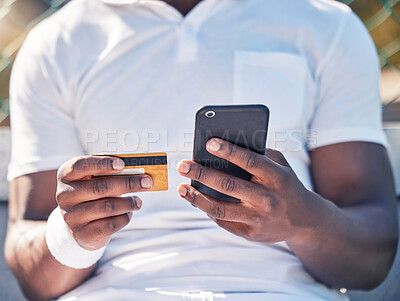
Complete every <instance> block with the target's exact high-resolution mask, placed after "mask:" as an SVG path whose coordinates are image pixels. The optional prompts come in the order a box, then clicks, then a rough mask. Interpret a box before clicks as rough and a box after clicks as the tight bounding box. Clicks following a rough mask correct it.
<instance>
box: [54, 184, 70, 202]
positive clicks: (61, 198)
mask: <svg viewBox="0 0 400 301" xmlns="http://www.w3.org/2000/svg"><path fill="white" fill-rule="evenodd" d="M68 195H69V191H68V190H66V189H63V188H60V187H59V188H58V189H57V192H56V201H57V203H58V204H64V203H65V202H66V201H67V200H68Z"/></svg>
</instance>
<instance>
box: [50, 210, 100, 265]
mask: <svg viewBox="0 0 400 301" xmlns="http://www.w3.org/2000/svg"><path fill="white" fill-rule="evenodd" d="M46 244H47V247H48V249H49V251H50V253H51V254H52V255H53V257H54V258H55V259H56V260H57V261H58V262H60V263H61V264H63V265H65V266H67V267H70V268H74V269H85V268H88V267H91V266H92V265H94V264H96V262H97V261H98V260H99V259H100V258H101V257H102V255H103V253H104V250H105V247H103V248H100V249H98V250H95V251H89V250H86V249H84V248H82V247H81V246H80V245H79V244H78V243H77V242H76V241H75V239H74V237H73V236H72V234H71V233H70V231H69V229H68V227H67V225H66V224H65V222H64V218H63V216H62V214H61V210H60V208H59V207H58V206H57V208H55V209H54V210H53V212H52V213H51V214H50V216H49V218H48V220H47V226H46Z"/></svg>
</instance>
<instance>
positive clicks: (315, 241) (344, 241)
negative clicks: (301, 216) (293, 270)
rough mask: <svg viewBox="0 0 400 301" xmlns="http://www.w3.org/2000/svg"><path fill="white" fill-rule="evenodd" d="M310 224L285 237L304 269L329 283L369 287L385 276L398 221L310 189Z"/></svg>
mask: <svg viewBox="0 0 400 301" xmlns="http://www.w3.org/2000/svg"><path fill="white" fill-rule="evenodd" d="M305 209H306V210H307V216H308V217H309V219H310V220H312V223H311V224H313V226H312V227H310V228H308V229H301V230H300V231H299V233H300V235H298V236H296V238H295V239H294V240H292V241H290V242H287V243H288V245H289V247H290V248H291V249H292V251H293V252H294V253H295V254H296V255H297V256H298V257H299V259H300V260H301V261H302V263H303V265H304V266H305V268H306V269H307V270H308V271H309V272H310V273H311V274H312V275H313V276H314V277H315V278H317V279H318V280H320V281H321V282H323V283H325V284H327V285H328V286H330V287H336V288H340V287H346V288H353V289H371V288H373V287H375V286H377V285H379V284H380V283H381V282H382V281H383V280H384V278H385V277H386V275H387V273H388V271H389V270H390V266H391V264H392V261H393V258H394V255H395V253H396V246H397V239H398V232H397V231H398V230H397V220H396V219H393V218H392V215H388V214H387V212H388V211H387V210H386V211H385V210H383V209H382V208H379V207H373V206H366V205H360V206H354V207H347V208H339V207H338V206H336V205H335V204H334V203H332V202H330V201H328V200H326V199H324V198H322V197H321V196H319V195H317V194H315V193H312V192H310V194H309V198H308V199H307V206H306V208H305Z"/></svg>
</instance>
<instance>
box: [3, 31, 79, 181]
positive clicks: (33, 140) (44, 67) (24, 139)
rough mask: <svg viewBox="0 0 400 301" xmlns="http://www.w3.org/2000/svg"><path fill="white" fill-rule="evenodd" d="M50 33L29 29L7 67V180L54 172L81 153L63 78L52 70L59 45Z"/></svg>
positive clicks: (56, 66) (59, 72)
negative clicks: (8, 92)
mask: <svg viewBox="0 0 400 301" xmlns="http://www.w3.org/2000/svg"><path fill="white" fill-rule="evenodd" d="M54 30H55V29H54V28H49V25H46V24H44V25H42V24H39V26H38V27H37V28H35V29H33V30H32V31H31V33H30V34H29V35H28V37H27V39H26V40H25V42H24V45H23V46H22V48H21V50H20V51H19V53H18V56H17V58H16V61H15V63H14V66H13V69H12V75H11V82H10V109H11V139H12V147H11V149H12V150H11V162H10V164H9V168H8V180H9V181H11V180H13V179H14V178H16V177H18V176H21V175H24V174H29V173H34V172H39V171H45V170H54V169H58V168H59V166H60V165H62V164H63V163H64V162H65V161H67V160H69V159H70V158H72V157H75V156H79V155H82V154H83V153H84V152H83V149H82V146H81V143H80V140H79V136H78V131H77V129H76V127H75V125H74V118H73V110H72V107H71V105H70V102H69V101H68V93H67V91H68V89H67V84H66V82H67V80H66V78H65V76H64V75H63V70H61V68H60V67H58V60H59V58H57V56H56V52H57V49H58V48H59V47H61V46H62V45H60V43H59V42H58V41H57V39H55V38H53V37H54V36H56V35H52V34H51V32H54ZM49 32H50V34H49Z"/></svg>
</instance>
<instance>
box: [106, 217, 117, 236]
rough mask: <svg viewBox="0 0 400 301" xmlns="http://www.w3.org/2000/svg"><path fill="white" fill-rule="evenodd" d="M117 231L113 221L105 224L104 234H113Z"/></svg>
mask: <svg viewBox="0 0 400 301" xmlns="http://www.w3.org/2000/svg"><path fill="white" fill-rule="evenodd" d="M116 229H117V224H116V222H115V219H114V218H112V219H110V220H109V221H107V223H106V233H114V232H115V231H116Z"/></svg>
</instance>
